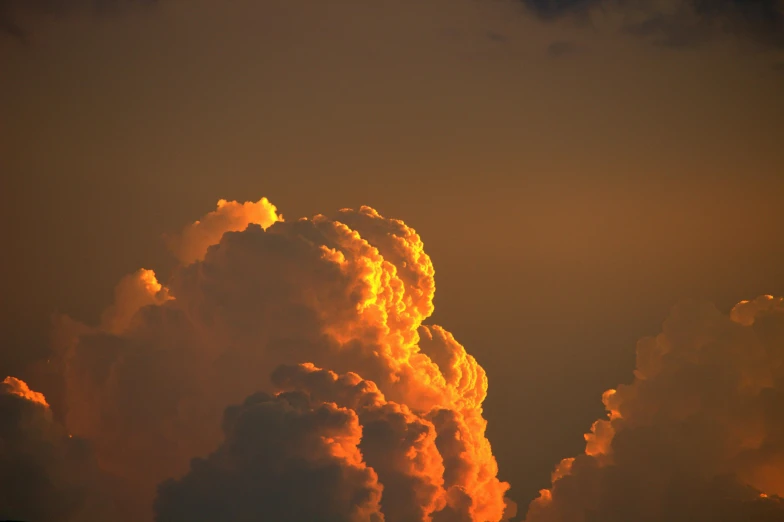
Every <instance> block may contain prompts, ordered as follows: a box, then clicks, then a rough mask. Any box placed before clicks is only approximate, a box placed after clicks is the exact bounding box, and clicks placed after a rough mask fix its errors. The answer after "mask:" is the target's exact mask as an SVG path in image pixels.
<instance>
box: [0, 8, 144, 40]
mask: <svg viewBox="0 0 784 522" xmlns="http://www.w3.org/2000/svg"><path fill="white" fill-rule="evenodd" d="M157 2H158V0H0V35H5V36H7V37H10V38H12V39H15V40H17V41H19V42H22V43H25V42H26V41H27V40H28V37H29V35H28V30H27V29H26V27H25V24H24V23H23V22H22V20H29V19H30V18H35V17H37V16H67V15H70V14H74V13H79V12H85V13H93V14H109V13H113V12H116V11H117V10H119V9H121V8H123V7H126V6H133V5H152V4H155V3H157Z"/></svg>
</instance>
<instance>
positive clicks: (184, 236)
mask: <svg viewBox="0 0 784 522" xmlns="http://www.w3.org/2000/svg"><path fill="white" fill-rule="evenodd" d="M277 210H278V209H277V208H276V207H275V205H273V204H272V203H270V202H269V200H267V198H261V199H260V200H258V201H256V202H255V203H254V202H251V201H246V202H245V203H238V202H236V201H226V200H225V199H221V200H220V201H218V208H217V209H216V210H213V211H212V212H210V213H208V214H207V215H205V216H204V217H203V218H201V219H200V220H198V221H196V222H194V223H192V224H191V225H189V226H187V227H185V229H184V230H183V231H182V232H181V233H180V234H179V235H177V236H174V237H171V238H169V246H170V247H171V249H172V250H173V251H174V253H175V254H176V255H177V258H178V259H179V260H180V261H181V262H182V263H184V264H189V263H193V262H194V261H198V260H201V259H203V258H204V254H206V253H207V249H208V248H209V247H210V246H211V245H215V244H217V243H218V242H220V238H221V237H222V236H223V234H224V233H226V232H236V231H240V230H245V228H247V226H248V225H250V224H255V225H259V226H261V228H264V229H266V228H268V227H270V226H271V225H272V224H273V223H275V222H277V221H283V216H282V215H279V214H278V213H277Z"/></svg>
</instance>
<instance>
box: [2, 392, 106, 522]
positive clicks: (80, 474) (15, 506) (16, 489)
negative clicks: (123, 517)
mask: <svg viewBox="0 0 784 522" xmlns="http://www.w3.org/2000/svg"><path fill="white" fill-rule="evenodd" d="M0 419H2V422H0V520H6V519H9V520H35V521H37V522H76V521H79V522H92V521H93V520H96V519H90V518H87V517H86V515H85V512H87V511H89V512H91V513H93V514H99V513H100V516H102V517H105V516H108V514H107V512H106V511H103V512H101V511H98V507H97V504H95V503H94V502H93V503H91V500H95V497H92V498H91V497H89V496H88V491H91V492H95V491H96V490H97V488H99V487H100V484H101V481H99V480H98V478H99V473H98V468H97V466H96V465H95V462H94V460H93V456H92V453H91V451H90V448H89V447H88V446H87V444H86V442H85V441H83V440H81V439H79V438H77V437H71V436H70V435H69V434H68V432H67V431H66V430H65V428H64V427H63V426H61V425H60V424H58V423H57V422H56V421H55V420H54V418H53V416H52V411H51V409H50V408H49V405H48V404H47V402H46V398H45V397H44V396H43V394H41V393H39V392H36V391H34V390H31V389H30V387H29V386H28V385H27V383H25V382H24V381H22V380H19V379H17V378H15V377H6V378H5V380H3V381H2V382H0ZM88 506H89V507H88Z"/></svg>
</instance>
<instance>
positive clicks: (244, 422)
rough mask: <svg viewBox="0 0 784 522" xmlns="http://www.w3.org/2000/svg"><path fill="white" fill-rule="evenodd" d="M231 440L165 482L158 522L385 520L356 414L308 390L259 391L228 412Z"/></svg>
mask: <svg viewBox="0 0 784 522" xmlns="http://www.w3.org/2000/svg"><path fill="white" fill-rule="evenodd" d="M223 430H224V434H225V440H224V442H223V444H222V445H221V446H220V448H218V450H217V451H215V452H214V453H212V454H211V455H210V456H209V457H207V458H205V459H195V460H194V461H193V462H192V463H191V470H190V472H189V473H188V474H187V475H186V476H185V477H183V478H182V479H180V480H173V481H169V482H166V483H164V484H162V485H161V487H160V494H159V496H158V499H157V500H156V502H155V512H156V520H157V521H158V522H182V521H184V520H188V521H190V522H214V521H216V520H222V521H225V522H240V521H245V520H275V521H280V522H300V521H304V520H308V521H313V522H339V521H346V522H381V521H383V520H384V517H383V516H382V515H381V512H380V508H379V501H380V499H381V491H382V487H381V485H380V484H379V483H378V477H377V475H376V473H375V472H374V471H373V470H372V469H371V468H368V467H367V466H366V465H365V464H364V462H363V461H362V455H361V454H360V452H359V449H358V447H357V445H358V444H359V441H360V438H361V436H362V429H361V428H360V426H359V422H358V419H357V416H356V414H355V413H354V412H353V411H351V410H347V409H341V408H338V407H336V406H334V405H330V404H322V405H319V406H316V407H313V406H312V405H311V402H310V398H309V397H308V396H307V395H306V394H303V393H298V392H292V393H283V394H280V395H278V396H275V397H273V396H270V395H267V394H263V393H259V394H255V395H253V396H251V397H249V398H248V399H247V400H245V402H244V403H243V404H242V405H240V406H234V407H230V408H229V409H227V410H226V415H225V418H224V422H223Z"/></svg>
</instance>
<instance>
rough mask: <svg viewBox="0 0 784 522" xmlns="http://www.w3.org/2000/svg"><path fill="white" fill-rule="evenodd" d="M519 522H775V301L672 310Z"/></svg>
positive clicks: (778, 309) (778, 316)
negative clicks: (626, 380)
mask: <svg viewBox="0 0 784 522" xmlns="http://www.w3.org/2000/svg"><path fill="white" fill-rule="evenodd" d="M603 400H604V404H605V407H606V409H607V412H608V414H607V419H601V420H598V421H596V422H595V423H594V425H593V428H592V429H591V432H590V433H589V434H587V435H586V436H585V439H586V447H585V454H583V455H579V456H577V457H576V458H569V459H565V460H563V461H562V462H561V463H560V464H559V465H558V466H557V468H556V470H555V471H554V472H553V478H552V487H551V488H550V489H546V490H543V491H542V492H541V494H540V496H539V498H537V499H536V500H535V501H534V502H533V503H532V504H531V506H530V508H529V511H528V515H527V518H526V520H527V521H528V522H594V521H596V522H599V521H601V522H626V521H635V522H659V521H664V520H666V521H668V522H687V521H688V522H703V521H704V522H709V521H710V522H780V521H782V520H784V501H783V500H782V497H784V300H782V299H781V298H774V297H772V296H762V297H759V298H757V299H755V300H753V301H742V302H741V303H738V304H737V305H736V306H735V308H733V310H732V311H731V313H730V314H729V316H727V315H724V314H722V313H720V312H719V311H718V310H717V309H716V308H714V307H713V306H712V305H709V304H706V303H697V302H689V303H683V304H681V305H679V306H676V307H675V308H674V309H673V311H672V313H671V314H670V317H669V318H668V319H667V320H666V321H665V323H664V328H663V331H662V333H661V334H659V335H658V336H657V337H654V338H647V339H643V340H641V341H640V342H639V343H638V345H637V369H636V370H635V372H634V380H633V381H632V383H631V384H628V385H621V386H619V387H618V389H617V390H608V391H607V392H605V394H604V396H603Z"/></svg>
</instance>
